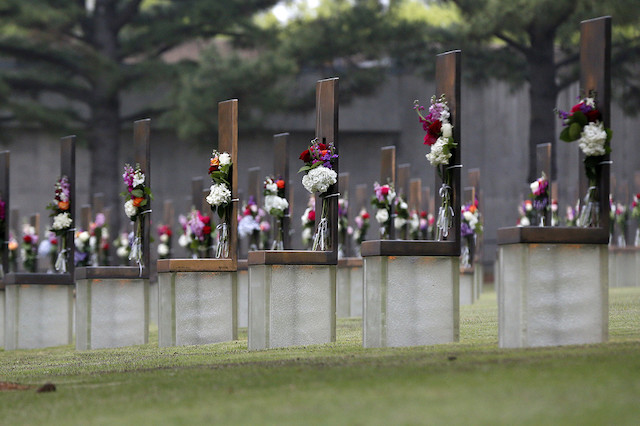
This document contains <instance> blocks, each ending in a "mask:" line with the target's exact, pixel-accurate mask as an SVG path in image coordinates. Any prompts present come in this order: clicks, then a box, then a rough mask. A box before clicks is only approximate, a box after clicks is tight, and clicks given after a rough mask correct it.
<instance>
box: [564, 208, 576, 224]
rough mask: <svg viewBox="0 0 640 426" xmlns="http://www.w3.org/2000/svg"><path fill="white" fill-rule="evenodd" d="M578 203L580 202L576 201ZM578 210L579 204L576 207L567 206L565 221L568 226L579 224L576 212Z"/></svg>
mask: <svg viewBox="0 0 640 426" xmlns="http://www.w3.org/2000/svg"><path fill="white" fill-rule="evenodd" d="M576 204H579V203H576ZM577 211H578V206H577V205H576V207H573V206H567V209H566V213H565V216H564V221H565V224H566V226H578V215H577V213H576V212H577Z"/></svg>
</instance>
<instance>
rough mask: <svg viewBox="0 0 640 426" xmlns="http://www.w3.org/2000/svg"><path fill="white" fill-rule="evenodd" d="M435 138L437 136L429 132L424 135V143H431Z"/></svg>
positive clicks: (434, 141)
mask: <svg viewBox="0 0 640 426" xmlns="http://www.w3.org/2000/svg"><path fill="white" fill-rule="evenodd" d="M437 140H438V138H436V137H434V136H433V135H431V134H430V133H427V134H426V135H424V145H433V144H434V143H436V141H437Z"/></svg>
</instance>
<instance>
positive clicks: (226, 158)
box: [218, 152, 231, 166]
mask: <svg viewBox="0 0 640 426" xmlns="http://www.w3.org/2000/svg"><path fill="white" fill-rule="evenodd" d="M218 161H219V162H220V165H221V166H226V165H229V164H231V156H230V155H229V153H228V152H223V153H222V154H220V156H219V157H218Z"/></svg>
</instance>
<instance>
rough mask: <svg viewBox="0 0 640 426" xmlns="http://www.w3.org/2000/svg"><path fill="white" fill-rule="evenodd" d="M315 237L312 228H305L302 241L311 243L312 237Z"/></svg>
mask: <svg viewBox="0 0 640 426" xmlns="http://www.w3.org/2000/svg"><path fill="white" fill-rule="evenodd" d="M312 236H313V234H312V231H311V228H304V229H303V230H302V235H301V238H302V241H309V240H310V239H311V237H312Z"/></svg>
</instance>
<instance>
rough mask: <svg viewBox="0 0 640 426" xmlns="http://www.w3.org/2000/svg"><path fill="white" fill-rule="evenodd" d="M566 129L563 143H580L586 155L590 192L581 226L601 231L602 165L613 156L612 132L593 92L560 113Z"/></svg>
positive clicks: (581, 215)
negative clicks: (600, 193) (600, 188)
mask: <svg viewBox="0 0 640 426" xmlns="http://www.w3.org/2000/svg"><path fill="white" fill-rule="evenodd" d="M558 115H559V117H560V118H561V119H562V125H563V126H564V129H563V130H562V132H561V133H560V139H561V140H563V141H565V142H573V141H578V144H579V147H580V149H581V150H582V152H583V153H584V154H585V159H584V165H585V171H586V174H587V179H588V180H589V189H588V190H587V194H586V195H585V198H584V205H583V206H582V208H581V209H580V216H579V218H578V225H579V226H581V227H584V228H588V227H598V226H599V222H600V207H599V204H598V186H597V185H598V177H599V167H598V166H599V165H600V164H601V163H602V161H603V159H604V156H605V155H607V154H609V153H610V152H611V146H610V143H611V135H612V131H611V129H608V128H606V127H604V123H603V122H602V114H601V113H600V111H599V110H598V107H597V103H596V97H595V94H594V93H593V92H590V93H589V96H588V97H586V98H584V99H580V102H578V103H577V104H576V105H574V106H573V107H572V108H571V111H570V112H565V111H559V112H558Z"/></svg>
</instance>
